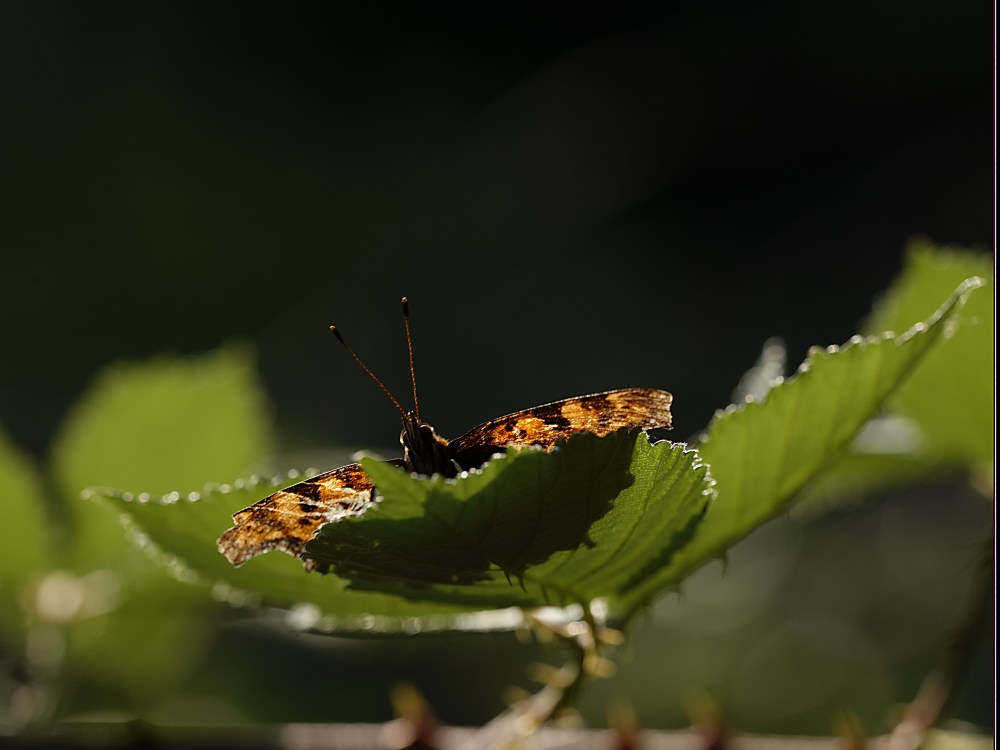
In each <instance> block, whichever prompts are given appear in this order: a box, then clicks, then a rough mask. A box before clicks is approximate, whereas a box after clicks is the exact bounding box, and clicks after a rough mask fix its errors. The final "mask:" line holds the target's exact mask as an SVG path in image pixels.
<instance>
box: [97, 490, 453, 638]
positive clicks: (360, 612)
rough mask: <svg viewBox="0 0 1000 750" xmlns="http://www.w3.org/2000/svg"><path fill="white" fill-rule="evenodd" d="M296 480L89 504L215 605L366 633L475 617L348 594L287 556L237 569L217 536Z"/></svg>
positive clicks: (108, 494) (445, 607)
mask: <svg viewBox="0 0 1000 750" xmlns="http://www.w3.org/2000/svg"><path fill="white" fill-rule="evenodd" d="M295 476H296V475H295V474H294V473H293V474H290V475H289V476H288V477H287V480H288V481H286V480H285V478H276V479H274V480H268V481H264V480H259V479H251V480H246V481H237V482H234V483H233V484H231V485H215V486H210V487H208V488H206V489H205V491H203V492H190V493H183V494H182V493H179V492H171V493H167V494H166V495H163V496H151V495H147V494H145V493H141V494H138V495H136V494H133V493H130V492H122V491H120V490H113V489H103V488H95V489H91V490H88V491H87V493H86V497H88V498H91V499H95V500H97V501H99V502H100V503H101V504H103V505H105V506H106V507H107V508H109V509H110V510H111V511H113V512H114V513H115V514H117V515H119V516H120V518H121V520H122V522H123V523H124V524H125V526H126V528H127V529H128V530H129V532H130V536H131V538H132V540H133V541H134V542H136V543H138V544H139V546H141V547H143V548H144V549H145V551H146V552H147V553H148V554H149V555H150V556H152V557H153V558H154V559H155V560H157V561H158V562H159V563H160V564H162V565H164V566H166V567H167V568H168V569H169V570H171V571H172V572H173V573H174V575H176V576H177V577H179V578H180V579H181V580H184V581H187V582H189V583H194V584H199V585H203V586H207V587H209V588H210V589H211V591H212V593H213V595H214V596H215V597H216V598H219V599H222V600H225V601H228V602H229V603H231V604H235V605H243V606H255V605H260V604H265V603H266V604H272V605H278V606H284V607H293V606H294V607H298V608H299V614H300V615H301V616H302V617H305V618H306V619H307V620H308V622H306V623H305V624H309V625H312V626H315V627H319V628H322V629H325V630H338V631H366V632H398V631H400V630H403V629H404V628H406V629H413V628H427V627H431V625H432V623H431V622H430V621H428V622H425V623H422V624H419V625H418V624H416V623H414V622H413V621H412V618H414V617H416V616H418V615H423V616H427V617H428V618H435V623H436V624H435V625H434V627H437V628H440V627H447V626H448V622H449V621H448V619H447V618H448V617H449V616H453V615H457V614H461V613H465V612H468V611H470V609H471V608H470V607H468V606H462V605H458V604H451V605H449V604H441V605H439V606H434V607H431V606H426V605H425V606H414V605H412V604H410V603H409V602H407V601H405V600H402V599H399V598H398V597H394V596H386V595H383V594H377V593H366V592H358V591H352V590H348V582H347V581H346V580H343V579H341V578H338V577H337V576H335V575H320V574H319V573H306V572H305V570H303V567H302V563H301V561H300V560H298V559H296V558H293V557H291V556H289V555H286V554H284V553H281V552H271V553H268V554H265V555H260V556H258V557H256V558H254V559H253V560H250V561H249V562H247V563H246V564H245V565H243V566H242V567H240V568H234V567H233V566H232V565H231V564H230V563H229V561H228V560H227V559H226V558H225V557H223V556H222V554H221V553H220V552H219V551H218V548H217V547H216V539H217V538H218V536H219V534H221V533H222V532H223V531H224V530H225V529H226V528H228V527H229V526H231V525H232V515H233V513H235V512H236V511H238V510H241V509H243V508H245V507H247V506H248V505H252V504H253V503H254V502H256V501H257V500H259V499H260V498H262V497H265V496H267V495H270V494H271V493H273V492H275V491H276V490H278V489H281V487H283V486H287V485H288V484H289V483H290V481H291V480H292V479H294V478H295ZM119 533H121V531H120V530H119ZM441 618H444V619H441ZM300 619H301V618H300Z"/></svg>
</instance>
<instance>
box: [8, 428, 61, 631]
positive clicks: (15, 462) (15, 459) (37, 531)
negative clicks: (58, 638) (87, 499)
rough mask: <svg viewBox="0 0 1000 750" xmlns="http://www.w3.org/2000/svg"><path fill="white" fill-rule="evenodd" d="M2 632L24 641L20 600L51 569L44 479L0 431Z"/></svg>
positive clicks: (50, 547) (23, 623)
mask: <svg viewBox="0 0 1000 750" xmlns="http://www.w3.org/2000/svg"><path fill="white" fill-rule="evenodd" d="M0 508H2V509H3V529H4V532H3V544H0V629H2V631H3V633H4V634H5V635H9V636H10V637H12V638H20V637H21V635H23V630H24V626H25V622H24V613H23V610H22V607H21V605H22V598H23V596H24V595H25V591H26V589H27V587H28V586H29V585H30V584H32V583H35V582H36V580H37V579H38V577H39V576H40V575H41V573H42V572H43V571H44V570H46V569H47V568H48V567H49V566H50V565H51V555H52V538H51V530H50V527H49V523H50V521H49V519H48V518H47V517H46V516H47V514H46V507H45V496H44V493H43V490H42V483H41V478H40V477H39V475H38V471H37V470H36V468H35V466H34V465H33V463H32V461H31V460H30V459H29V458H28V457H27V456H26V455H25V454H23V453H22V452H21V451H19V450H18V449H17V448H16V447H15V446H14V445H13V444H12V443H11V442H10V441H9V439H8V438H7V436H6V434H5V433H4V432H3V431H2V430H0Z"/></svg>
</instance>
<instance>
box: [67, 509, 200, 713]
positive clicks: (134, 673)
mask: <svg viewBox="0 0 1000 750" xmlns="http://www.w3.org/2000/svg"><path fill="white" fill-rule="evenodd" d="M92 510H93V509H92ZM87 578H90V579H94V578H98V575H97V574H89V575H88V576H86V577H84V579H83V580H84V581H86V580H87ZM100 580H103V581H104V582H105V584H106V588H107V589H109V590H108V591H106V592H104V594H105V596H112V597H113V596H114V595H115V594H116V590H115V583H114V581H115V579H114V577H113V576H110V575H108V574H107V572H106V571H105V572H104V575H102V576H100ZM91 588H94V587H91ZM118 593H119V595H121V596H122V599H121V601H118V602H112V604H113V605H114V606H112V607H108V608H107V611H104V612H96V613H93V614H91V615H90V616H81V617H78V618H76V619H74V620H73V622H72V623H71V624H70V626H69V627H67V628H66V630H65V634H66V636H65V637H66V639H67V642H66V657H65V674H66V681H67V685H66V686H64V689H65V690H66V691H67V693H68V694H69V695H70V696H71V698H72V702H71V703H70V704H69V705H66V706H63V711H64V712H66V711H72V710H78V709H79V708H81V707H82V708H86V707H88V705H92V701H93V698H91V697H89V696H88V693H90V692H92V691H101V692H104V693H106V697H104V698H103V700H104V703H105V705H107V704H108V703H110V704H111V705H118V706H120V707H121V708H123V709H126V710H129V711H133V712H137V713H142V712H143V711H146V710H148V709H149V708H150V707H151V706H152V705H153V704H154V703H155V701H156V700H157V699H158V698H162V697H163V696H165V695H168V694H170V693H171V692H172V691H174V690H176V688H177V687H178V685H179V684H180V682H181V681H182V680H183V678H185V677H186V676H187V675H189V674H190V673H191V671H192V670H193V669H194V668H195V667H196V665H197V663H198V661H199V660H200V658H201V656H202V655H203V653H204V651H205V649H206V648H207V645H208V642H209V636H210V635H211V633H210V632H209V629H210V628H211V627H212V620H211V619H210V618H208V617H207V616H206V614H207V612H206V609H207V606H206V605H209V604H210V602H209V601H208V600H207V599H206V598H205V597H204V596H199V592H198V591H197V590H195V589H192V588H191V587H190V586H186V585H184V584H182V583H180V582H178V581H174V580H171V579H169V578H166V577H163V578H161V579H157V580H156V581H155V584H154V585H148V586H141V587H136V588H134V589H132V590H130V591H128V592H118ZM74 683H75V684H74ZM74 692H76V693H77V695H75V696H73V693H74Z"/></svg>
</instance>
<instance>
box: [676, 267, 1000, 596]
mask: <svg viewBox="0 0 1000 750" xmlns="http://www.w3.org/2000/svg"><path fill="white" fill-rule="evenodd" d="M978 285H979V284H978V282H974V281H970V282H965V283H963V284H962V285H961V286H960V287H959V288H958V289H957V290H956V291H955V292H954V293H953V294H952V296H951V297H950V298H949V299H948V300H947V301H946V302H945V304H944V305H943V306H942V307H941V308H940V309H939V310H937V312H935V313H934V314H933V315H931V316H930V317H929V318H928V319H927V320H926V322H924V323H918V324H917V325H915V326H913V327H912V328H910V329H909V330H908V331H906V332H905V333H903V334H902V335H898V336H897V335H895V334H892V333H886V334H883V335H882V336H878V337H868V338H862V337H855V338H853V339H851V341H849V342H848V343H847V344H846V345H844V346H843V347H830V348H828V349H817V350H814V351H813V352H812V353H811V354H810V355H809V357H808V358H807V359H806V361H805V362H803V363H802V365H801V366H800V367H799V371H798V373H797V374H796V375H795V376H793V377H792V378H789V379H788V380H786V381H785V382H784V383H782V384H781V385H778V386H776V387H775V388H773V389H772V390H771V391H770V392H769V393H768V395H767V398H766V400H765V401H763V402H759V401H755V402H751V403H747V404H744V405H741V406H733V407H730V408H729V409H727V410H726V411H724V412H720V413H718V414H717V415H716V417H715V419H714V420H713V421H712V423H711V425H710V426H709V428H708V432H707V435H706V438H705V440H704V442H703V444H702V445H701V446H700V450H701V454H702V457H703V458H704V460H705V461H706V462H707V463H708V464H709V466H710V467H711V471H712V475H713V476H714V477H715V480H716V482H717V487H718V493H719V496H718V499H717V500H716V502H715V503H713V505H712V506H711V508H710V509H709V512H708V513H707V514H706V517H705V520H704V521H703V522H702V524H701V527H700V528H699V530H698V534H697V535H696V537H695V538H694V540H693V541H692V543H691V544H690V545H688V546H687V547H685V548H684V549H683V550H681V552H680V554H678V555H677V557H676V558H675V560H674V561H672V564H671V573H672V575H673V576H675V577H676V579H680V578H682V577H683V576H684V575H686V574H687V573H688V572H690V571H692V570H694V569H695V568H697V567H699V566H700V565H702V564H703V563H704V562H705V561H706V560H707V559H710V558H711V557H712V556H713V555H719V554H721V553H723V552H724V551H725V550H726V549H727V548H728V547H729V546H730V545H732V544H733V543H735V542H736V541H738V540H740V539H741V538H743V537H744V536H746V535H747V534H748V533H750V532H751V531H752V530H753V529H755V528H756V527H757V526H759V525H761V524H762V523H764V522H765V521H767V520H768V519H770V518H773V517H774V516H775V515H777V514H779V513H781V512H782V511H783V510H784V509H785V508H786V507H787V506H788V503H789V502H790V501H791V500H792V499H793V497H794V496H795V494H796V493H797V492H798V491H799V490H800V489H801V488H802V487H803V486H804V485H805V484H806V482H808V481H809V480H810V479H812V478H813V477H815V476H816V475H817V474H818V473H819V472H820V471H821V470H822V469H824V468H825V467H826V466H827V465H829V463H830V462H831V461H833V460H834V459H835V458H837V457H838V456H839V455H840V454H841V453H842V452H843V451H844V450H845V449H846V448H847V446H848V445H849V444H850V442H851V440H853V439H854V437H855V435H856V434H857V433H858V431H859V430H860V429H861V428H862V426H863V425H864V424H865V423H866V422H867V421H868V420H869V419H870V418H871V417H872V416H873V415H874V414H875V413H876V411H877V410H878V409H879V408H880V406H881V405H882V403H883V402H884V401H885V399H886V397H887V396H889V395H890V394H891V393H893V391H894V390H895V389H896V388H898V387H899V386H900V384H902V383H903V382H904V381H905V380H906V378H907V377H908V376H909V375H910V374H911V372H912V371H913V369H914V367H915V366H916V365H917V364H918V363H919V362H920V361H921V360H922V358H923V357H924V356H925V355H927V354H928V353H929V352H931V351H932V350H933V349H934V347H935V346H936V345H937V344H938V343H939V342H940V341H941V339H942V337H943V335H944V333H945V331H946V330H947V329H948V327H949V326H950V324H952V323H953V322H954V320H955V319H956V317H957V316H958V314H959V312H960V311H961V310H962V308H963V306H964V305H965V302H966V299H967V298H968V297H969V296H970V293H971V292H972V290H973V289H975V288H976V287H977V286H978ZM980 294H981V293H980Z"/></svg>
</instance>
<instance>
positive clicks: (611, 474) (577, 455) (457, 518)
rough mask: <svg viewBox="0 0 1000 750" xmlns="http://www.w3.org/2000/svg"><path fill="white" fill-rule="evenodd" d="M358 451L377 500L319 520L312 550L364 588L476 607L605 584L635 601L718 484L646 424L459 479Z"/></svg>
mask: <svg viewBox="0 0 1000 750" xmlns="http://www.w3.org/2000/svg"><path fill="white" fill-rule="evenodd" d="M362 465H363V466H364V468H365V471H366V472H367V473H368V474H369V476H370V477H371V478H372V481H373V482H374V483H375V485H376V486H377V487H378V488H379V493H380V494H381V496H382V499H381V501H380V502H379V504H378V505H377V506H376V507H375V508H373V509H371V510H369V511H368V512H366V513H365V514H364V515H362V516H357V517H351V518H345V519H344V520H342V521H340V522H338V523H333V524H328V525H326V526H324V527H322V528H321V529H320V531H319V533H318V534H317V536H316V538H315V539H314V540H313V541H312V542H310V543H309V545H308V547H307V550H308V554H309V556H310V557H312V558H314V559H316V560H317V561H319V562H321V563H325V564H328V565H331V566H332V567H333V568H334V570H336V571H337V572H338V573H339V574H341V575H343V576H344V577H349V578H352V579H353V581H354V583H353V586H354V587H355V588H358V589H361V588H365V589H370V590H378V591H385V592H393V593H397V594H399V595H400V596H404V597H406V598H408V599H411V600H413V601H427V602H430V601H451V602H466V603H469V604H474V605H477V606H479V607H480V608H490V607H506V606H519V607H537V606H543V605H567V604H571V603H587V602H590V601H591V600H594V599H598V598H602V599H606V600H608V602H609V604H610V606H611V611H612V613H613V614H627V613H628V612H630V611H631V610H632V609H633V608H634V607H635V606H637V605H638V604H639V603H640V602H642V601H643V600H645V599H646V598H647V597H648V596H649V595H650V592H651V591H654V590H656V589H658V588H659V587H660V586H661V585H662V583H661V579H660V576H661V571H662V570H663V569H664V567H665V565H666V563H667V562H668V561H669V560H670V558H671V556H672V555H673V554H674V553H675V552H676V551H677V549H678V548H679V547H681V546H682V545H683V544H685V543H686V542H687V540H688V539H689V538H690V536H691V534H692V533H693V531H694V529H695V528H696V526H697V523H698V521H699V520H700V519H701V517H702V514H703V512H704V509H705V506H706V505H707V503H708V501H709V500H710V498H711V495H712V489H711V487H712V481H711V478H710V477H709V475H708V472H707V470H706V468H705V467H704V466H703V465H702V464H701V462H700V461H699V458H698V454H697V453H696V452H694V451H691V450H688V449H687V448H686V446H684V445H682V444H673V443H668V442H661V443H656V444H650V442H649V440H648V438H647V437H646V436H645V434H644V433H639V436H638V437H636V436H635V435H630V434H627V433H623V432H619V433H616V434H613V435H610V436H608V437H605V438H597V437H595V436H593V435H590V434H586V433H583V434H579V435H574V436H573V437H571V438H570V439H569V440H568V441H567V442H566V443H564V444H561V445H560V446H559V448H558V449H557V450H556V451H554V452H552V453H545V452H542V451H540V450H533V449H525V450H519V451H518V450H510V451H508V452H507V453H506V454H505V455H503V456H499V457H496V458H494V459H493V460H491V461H490V462H489V463H487V464H486V465H485V466H484V467H483V468H482V469H481V470H480V471H477V472H472V473H469V474H467V475H464V476H462V477H459V478H457V479H454V480H449V479H445V478H443V477H440V476H434V477H421V476H411V475H409V474H407V473H406V472H404V471H402V470H399V469H396V468H395V467H393V466H390V465H388V464H385V463H382V462H378V461H374V460H370V459H364V460H363V461H362Z"/></svg>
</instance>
